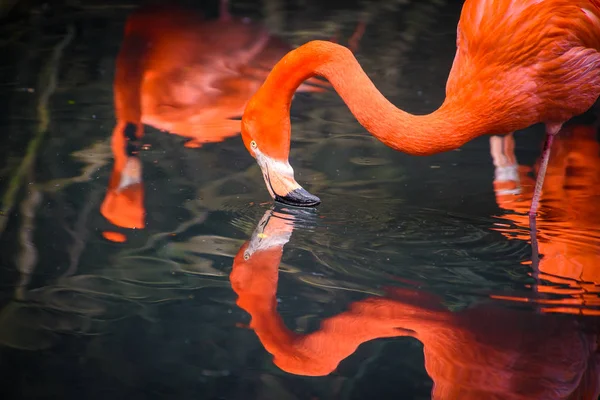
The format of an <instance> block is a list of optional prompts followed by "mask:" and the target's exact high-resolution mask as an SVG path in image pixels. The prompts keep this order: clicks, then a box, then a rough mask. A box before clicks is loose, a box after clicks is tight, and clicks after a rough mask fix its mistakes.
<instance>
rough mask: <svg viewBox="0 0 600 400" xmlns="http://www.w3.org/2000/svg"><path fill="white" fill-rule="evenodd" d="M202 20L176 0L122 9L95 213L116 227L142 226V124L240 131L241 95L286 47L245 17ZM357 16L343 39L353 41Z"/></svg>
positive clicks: (213, 133) (198, 133)
mask: <svg viewBox="0 0 600 400" xmlns="http://www.w3.org/2000/svg"><path fill="white" fill-rule="evenodd" d="M227 3H228V2H227V0H220V4H221V15H220V17H219V18H218V19H214V20H207V19H205V18H204V17H203V16H202V15H201V14H200V13H198V12H196V11H194V10H189V9H185V8H181V7H179V6H164V5H161V6H148V7H144V8H141V9H139V10H138V11H136V12H134V13H133V14H131V15H130V16H129V18H128V19H127V22H126V26H125V35H124V39H123V43H122V45H121V49H120V51H119V54H118V56H117V60H116V71H115V79H114V101H115V113H116V118H117V124H116V126H115V128H114V130H113V134H112V151H113V154H114V158H115V163H114V168H113V172H112V175H111V178H110V182H109V186H108V192H107V194H106V197H105V199H104V202H103V203H102V206H101V213H102V215H103V216H104V217H105V218H106V219H108V220H109V221H110V222H111V223H112V224H114V225H117V226H119V227H123V228H138V229H141V228H144V226H145V209H144V204H143V203H144V188H143V181H142V164H141V161H140V159H139V157H138V152H139V146H140V143H139V140H140V139H141V138H142V137H143V133H144V132H143V124H147V125H151V126H153V127H155V128H157V129H160V130H163V131H168V132H170V133H174V134H177V135H180V136H183V137H186V138H189V139H190V141H188V142H187V143H186V146H187V147H199V146H201V145H202V144H203V143H208V142H219V141H222V140H225V139H226V138H228V137H231V136H235V135H237V134H238V133H239V132H240V127H241V121H240V117H241V115H242V113H243V111H244V108H245V106H246V103H247V102H248V100H249V99H250V97H251V96H252V95H253V94H254V92H255V91H256V90H257V89H258V88H259V87H260V85H261V84H262V83H263V81H264V80H265V79H266V77H267V75H268V73H269V72H270V70H271V68H272V67H273V66H274V65H275V64H276V63H277V61H279V59H280V58H281V57H283V56H284V55H285V54H286V53H287V52H289V51H290V50H291V49H292V48H291V46H290V45H288V44H287V43H286V42H284V41H283V40H282V39H280V38H278V37H276V36H273V35H271V34H270V33H269V32H268V31H267V30H266V28H265V27H264V26H263V25H262V24H260V23H257V22H252V21H250V20H249V19H248V18H237V17H233V16H232V15H230V14H229V11H228V10H227ZM364 28H365V27H364V24H363V23H360V24H359V25H358V28H357V30H356V33H355V34H354V35H353V37H352V38H351V39H350V43H351V46H354V47H356V46H357V45H358V40H359V39H360V36H361V35H362V34H363V32H364ZM329 86H330V85H329V83H328V82H326V81H323V80H321V79H318V78H313V79H309V80H308V81H307V82H305V83H304V84H302V85H301V86H300V88H299V89H298V90H299V91H300V92H322V91H324V90H325V88H327V87H329Z"/></svg>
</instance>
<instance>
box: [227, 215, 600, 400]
mask: <svg viewBox="0 0 600 400" xmlns="http://www.w3.org/2000/svg"><path fill="white" fill-rule="evenodd" d="M293 229H294V215H293V214H290V213H286V212H283V211H267V212H266V213H265V215H264V216H263V218H262V220H261V221H260V223H259V224H258V226H257V228H256V230H255V231H254V233H253V235H252V237H251V239H250V240H249V241H248V242H246V243H245V244H244V245H243V246H242V247H241V248H240V250H239V252H238V253H237V256H236V257H235V259H234V263H233V270H232V272H231V275H230V281H231V285H232V288H233V290H234V291H235V292H236V294H237V295H238V300H237V304H238V306H239V307H241V308H242V309H244V310H245V311H247V312H248V313H249V314H250V316H251V318H252V319H251V323H250V328H251V329H253V330H254V332H255V333H256V335H257V336H258V338H259V339H260V341H261V343H262V345H263V346H264V347H265V349H266V350H267V351H268V352H269V353H271V354H272V355H273V362H274V363H275V364H276V365H277V366H278V367H279V368H281V369H282V370H284V371H286V372H289V373H293V374H299V375H308V376H320V375H327V374H329V373H331V372H332V371H334V370H335V369H336V368H337V366H338V364H339V363H340V362H341V360H343V359H344V358H346V357H348V356H350V355H351V354H352V353H353V352H354V351H355V350H356V349H357V347H358V346H359V345H360V344H362V343H364V342H366V341H369V340H373V339H378V338H391V337H398V336H410V337H414V338H416V339H418V340H419V341H421V342H422V343H423V345H424V349H423V352H424V356H425V368H426V370H427V373H428V374H429V375H430V377H431V378H432V379H433V381H434V387H433V390H432V398H433V399H438V400H440V399H461V400H468V399H478V400H480V399H502V400H507V399H596V398H597V396H598V394H599V393H600V385H599V381H600V379H599V372H600V369H599V365H600V364H599V363H600V357H599V355H598V353H597V340H598V337H597V335H596V334H591V333H588V334H586V333H583V331H582V330H581V327H580V326H579V321H578V320H577V319H575V317H573V316H570V315H561V314H553V315H541V314H532V313H531V312H527V311H524V310H518V309H509V308H505V307H499V306H498V305H497V303H495V302H494V303H492V302H488V303H483V304H480V305H477V306H475V307H472V308H469V309H466V310H464V311H460V312H450V311H448V310H447V309H445V308H444V307H443V306H442V304H441V302H440V299H439V298H437V297H436V296H434V295H433V294H430V293H426V292H423V291H418V290H412V289H399V288H387V289H386V294H385V296H383V297H369V298H366V299H364V300H362V301H358V302H354V303H352V304H351V305H350V306H349V307H348V310H347V311H345V312H342V313H341V314H338V315H336V316H333V317H330V318H327V319H325V320H324V321H323V322H322V323H321V325H320V328H319V329H318V330H317V331H315V332H313V333H309V334H298V333H295V332H293V331H291V330H290V329H288V328H287V327H286V326H285V325H284V323H283V320H282V318H281V316H280V315H279V313H278V312H277V301H276V292H277V282H278V267H279V263H280V260H281V257H282V253H283V246H284V245H285V244H286V243H287V242H288V241H289V239H290V237H291V234H292V231H293Z"/></svg>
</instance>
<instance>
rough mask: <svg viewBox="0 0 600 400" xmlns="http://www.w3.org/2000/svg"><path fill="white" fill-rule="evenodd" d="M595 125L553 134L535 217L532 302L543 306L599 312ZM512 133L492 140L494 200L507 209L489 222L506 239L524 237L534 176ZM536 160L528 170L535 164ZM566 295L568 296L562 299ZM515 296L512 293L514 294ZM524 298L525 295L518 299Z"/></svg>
mask: <svg viewBox="0 0 600 400" xmlns="http://www.w3.org/2000/svg"><path fill="white" fill-rule="evenodd" d="M596 137H597V127H596V126H595V125H579V124H573V125H571V126H567V127H566V128H565V129H563V131H562V132H561V134H560V135H559V136H558V137H557V140H556V144H555V146H556V148H555V149H553V155H552V159H551V160H550V162H549V164H548V170H547V172H546V173H547V179H548V180H547V182H546V183H545V184H544V191H543V194H542V197H541V201H542V206H543V213H542V214H541V215H540V217H539V218H538V220H537V221H536V228H537V235H536V240H537V243H536V247H537V249H536V250H537V253H539V255H536V256H535V257H534V258H533V260H532V261H533V264H532V267H533V270H534V274H535V275H536V278H537V279H539V280H540V281H539V283H537V284H536V285H535V286H534V288H535V290H536V292H538V293H539V294H543V297H541V296H540V297H537V298H536V299H535V301H536V302H539V303H541V304H543V305H544V307H543V308H542V309H543V310H544V311H547V312H569V313H584V314H589V313H593V314H598V313H600V308H598V306H600V302H599V301H600V299H599V297H598V293H600V270H598V268H597V266H598V265H600V216H599V215H598V213H597V211H596V210H597V204H599V202H600V156H599V155H600V144H599V143H598V141H597V139H596ZM514 147H515V146H514V138H513V137H512V135H510V136H507V137H506V138H504V139H503V142H502V143H495V144H494V145H493V146H492V156H493V157H494V164H495V165H496V179H495V180H494V188H495V191H496V200H497V202H498V205H499V206H500V207H501V208H502V209H504V210H506V211H507V213H505V214H504V215H503V218H505V219H506V220H507V222H509V224H504V223H499V224H497V227H496V228H494V229H496V230H498V231H500V232H502V234H503V235H505V236H506V237H507V238H509V239H518V240H526V241H529V238H530V234H529V232H528V231H529V229H528V227H529V218H528V217H527V215H526V213H527V210H528V209H529V205H530V203H531V196H532V190H533V187H534V186H535V180H534V179H532V177H531V176H530V175H529V172H530V170H531V168H529V167H527V166H524V165H519V164H518V163H517V160H516V157H515V154H514ZM537 166H538V164H536V165H535V168H534V170H537ZM565 298H568V299H569V300H568V301H567V300H565ZM518 299H519V298H518V297H516V298H515V300H518ZM523 300H527V299H523Z"/></svg>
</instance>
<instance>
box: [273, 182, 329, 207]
mask: <svg viewBox="0 0 600 400" xmlns="http://www.w3.org/2000/svg"><path fill="white" fill-rule="evenodd" d="M275 201H278V202H280V203H283V204H287V205H289V206H295V207H316V206H318V205H319V204H321V199H319V198H318V197H317V196H315V195H313V194H310V193H308V192H307V191H306V190H305V189H304V188H302V187H301V188H298V189H294V190H292V191H291V192H289V193H288V194H287V195H285V196H279V195H275Z"/></svg>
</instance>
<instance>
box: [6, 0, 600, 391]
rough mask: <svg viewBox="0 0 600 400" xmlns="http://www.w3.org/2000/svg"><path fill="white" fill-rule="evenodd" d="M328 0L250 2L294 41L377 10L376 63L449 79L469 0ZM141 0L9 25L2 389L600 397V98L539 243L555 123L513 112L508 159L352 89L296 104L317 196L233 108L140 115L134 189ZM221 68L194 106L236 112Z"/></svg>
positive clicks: (389, 71)
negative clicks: (404, 147) (124, 116)
mask: <svg viewBox="0 0 600 400" xmlns="http://www.w3.org/2000/svg"><path fill="white" fill-rule="evenodd" d="M190 3H192V2H190ZM324 3H326V2H317V1H305V2H289V3H285V2H283V3H280V2H275V1H271V2H269V1H264V3H256V4H254V3H251V2H245V1H236V0H232V1H231V8H232V10H233V13H234V15H237V16H248V17H252V18H254V19H257V20H259V21H263V22H264V23H265V24H266V25H267V26H268V28H269V29H270V31H271V32H273V33H276V34H278V35H279V36H280V37H281V38H283V40H285V41H287V42H288V43H290V46H296V45H299V44H301V43H304V42H306V41H308V40H311V39H315V38H320V39H327V38H330V37H333V36H334V35H335V34H336V32H337V33H338V35H339V37H340V42H341V43H343V44H345V43H346V42H345V41H346V40H347V39H348V37H350V36H351V35H352V33H353V31H354V29H355V27H356V25H357V23H358V22H359V21H361V20H362V21H363V22H366V32H365V34H364V36H363V37H362V38H361V39H360V45H359V48H358V49H357V51H356V56H357V58H358V60H359V61H360V63H361V65H363V67H364V69H365V71H366V72H367V73H368V74H369V76H370V77H371V78H372V79H373V81H374V82H375V84H376V85H377V87H378V88H380V90H381V91H382V92H383V93H384V94H385V95H386V96H388V98H390V100H392V101H393V102H394V103H395V104H396V105H398V106H399V107H402V108H404V109H406V110H408V111H410V112H414V113H426V112H430V111H432V110H433V109H435V108H436V107H437V106H438V105H439V104H441V102H442V99H443V96H444V85H445V79H446V76H447V73H448V71H449V68H450V65H451V63H452V58H453V55H454V50H455V44H454V41H455V35H454V31H455V27H456V22H457V20H458V16H459V12H460V4H454V3H448V2H445V1H443V0H437V1H427V2H425V1H418V2H417V1H415V2H406V1H398V2H395V3H394V2H387V3H385V2H381V3H377V2H375V3H371V2H360V3H359V2H353V3H342V4H337V5H336V4H334V3H326V4H324ZM134 6H136V4H132V3H117V2H114V1H113V2H110V3H99V2H85V3H84V2H81V3H78V2H71V3H69V5H67V4H59V3H53V5H52V6H49V5H38V4H36V3H35V2H24V3H17V5H16V6H15V8H14V9H13V10H12V13H11V14H9V16H8V17H6V18H5V19H4V22H3V24H2V25H1V30H2V38H3V41H2V50H3V54H5V56H4V57H2V58H1V60H2V61H1V68H0V71H1V72H0V74H1V75H2V81H1V83H0V84H1V90H2V99H3V100H4V104H5V106H4V108H3V109H4V110H5V112H4V113H2V117H3V118H2V123H1V127H2V130H3V132H4V134H3V135H2V138H3V144H2V146H1V150H0V151H1V152H2V160H3V163H2V167H1V168H0V179H1V181H0V185H1V187H2V193H3V198H2V207H3V208H2V210H3V211H2V215H1V218H2V219H1V221H2V231H1V248H2V252H1V253H0V254H1V255H0V260H1V264H0V267H1V269H0V273H1V279H0V307H1V309H0V344H1V346H2V347H1V348H0V368H1V375H0V376H1V378H0V379H1V380H0V391H1V392H2V398H6V399H8V398H11V399H12V398H14V399H17V398H19V399H55V398H63V399H75V398H85V399H104V398H107V397H109V396H110V397H112V398H117V399H121V398H136V399H137V398H139V399H158V398H178V399H188V398H190V399H191V398H194V399H298V400H300V399H307V400H309V399H310V400H312V399H370V398H379V399H429V398H436V399H567V398H569V399H593V398H596V397H597V393H598V390H599V389H598V388H599V378H600V377H599V375H598V374H599V373H600V369H599V364H598V362H599V361H600V360H599V359H598V353H597V351H596V345H597V339H598V334H599V328H598V319H597V316H598V314H599V313H600V299H599V297H598V293H599V291H600V288H599V287H598V284H599V282H600V270H599V269H598V268H600V218H599V216H598V215H599V214H598V204H600V203H599V201H600V191H599V189H598V188H600V143H599V142H598V137H597V133H596V130H595V127H594V126H593V123H594V121H593V120H592V119H591V118H583V119H578V120H576V121H573V122H572V123H571V124H570V125H569V126H568V127H567V128H566V129H565V130H564V132H562V133H561V135H559V137H558V139H557V142H556V143H555V148H554V149H553V155H552V159H551V162H550V166H549V169H548V175H547V178H546V186H545V190H544V195H543V198H542V209H541V212H540V216H539V217H538V221H537V236H536V239H537V240H536V243H534V244H535V246H533V247H532V245H531V238H530V228H529V221H528V219H527V217H526V214H525V212H526V211H527V209H528V208H529V202H530V199H531V190H532V185H533V182H534V181H533V180H532V179H533V177H534V176H535V175H534V173H535V170H536V169H535V168H536V165H537V162H538V157H539V155H540V148H541V143H542V139H543V128H541V127H540V126H534V127H532V128H530V129H527V130H525V131H522V132H518V133H517V134H515V137H514V141H515V143H516V145H515V150H514V153H513V152H511V151H510V150H508V151H507V155H508V157H507V158H506V159H502V160H496V161H497V164H502V165H505V164H506V165H508V166H509V168H510V167H511V166H512V168H513V170H514V171H515V174H514V175H513V176H512V177H511V178H507V179H502V178H497V179H494V176H495V169H494V168H495V167H494V163H493V160H492V157H491V155H490V142H489V138H479V139H477V140H474V141H472V142H470V143H468V144H467V145H465V146H464V147H463V148H461V149H459V150H456V151H452V152H448V153H444V154H439V155H435V156H431V157H423V158H419V157H411V156H407V155H404V154H401V153H397V152H395V151H393V150H391V149H389V148H387V147H385V146H384V145H383V144H381V143H380V142H378V141H376V140H375V139H374V138H372V137H371V136H370V135H368V134H367V133H366V132H365V131H364V129H363V128H362V127H361V126H360V125H359V124H358V123H357V122H356V121H355V120H354V119H353V117H352V115H351V114H350V112H349V111H348V110H347V108H346V106H345V105H344V104H343V102H342V101H341V100H340V99H339V97H337V96H336V95H335V93H300V94H298V95H297V96H296V98H295V100H294V104H293V107H292V121H293V140H292V152H291V156H290V162H291V164H292V165H293V166H294V168H295V172H296V178H297V179H298V181H299V182H300V184H302V185H303V186H304V187H305V188H307V189H308V190H309V191H310V192H311V193H315V194H317V195H318V196H319V197H321V199H322V201H323V203H322V205H321V206H319V207H318V208H317V209H305V210H301V209H294V208H286V207H284V206H281V205H274V204H273V202H272V201H271V199H270V197H269V194H268V192H267V190H266V188H265V186H264V182H263V180H262V176H261V174H260V171H259V168H258V166H257V165H256V162H255V161H254V160H253V159H252V158H251V157H250V155H249V154H248V153H247V151H246V150H245V148H244V147H243V145H242V141H241V140H240V138H239V136H237V135H235V131H234V132H233V134H230V133H227V132H229V131H225V130H224V131H219V130H218V129H216V128H214V129H213V128H210V127H211V126H213V127H214V126H215V123H216V124H217V125H218V126H221V125H219V123H221V124H228V123H230V122H223V121H227V118H225V117H223V116H222V115H221V114H219V115H220V117H219V118H221V119H213V120H210V121H208V122H209V123H206V124H205V125H202V128H201V129H200V133H195V135H196V136H194V137H191V136H190V135H188V136H187V138H184V137H181V136H177V135H170V134H167V133H162V132H160V131H159V130H158V129H155V128H153V127H150V126H146V127H145V133H146V135H145V136H144V137H143V139H142V147H141V148H142V151H141V152H140V155H139V160H140V162H141V168H142V169H143V175H142V176H143V179H142V181H141V182H139V183H136V184H133V185H131V186H128V187H127V188H125V189H123V190H121V191H120V190H119V189H118V188H115V187H114V185H113V184H111V181H110V178H111V174H113V173H114V172H113V169H114V170H115V171H117V170H118V168H117V167H116V162H115V160H118V159H119V157H122V155H119V154H116V153H115V151H114V148H113V149H111V135H112V130H113V127H114V126H115V110H114V105H113V86H112V82H113V77H114V69H115V59H116V55H117V53H118V51H119V48H120V45H121V41H122V37H123V26H124V22H125V19H126V18H127V16H128V15H129V14H130V13H131V12H132V11H133V9H134ZM195 7H196V8H199V9H202V10H204V11H205V13H206V15H207V18H215V17H216V16H217V15H218V13H217V5H216V4H215V3H209V2H206V3H200V4H195ZM3 14H4V11H3ZM211 35H215V37H217V38H222V40H223V42H222V43H225V44H227V45H231V46H232V48H234V50H235V46H234V45H236V44H237V43H238V42H236V40H237V41H241V40H242V39H244V40H246V42H247V43H249V44H246V45H245V46H251V45H252V37H250V36H248V37H245V38H244V37H242V38H240V36H239V35H238V36H235V38H234V36H233V35H234V31H233V30H227V29H215V30H213V31H211ZM205 51H206V52H207V53H208V54H209V56H208V57H207V60H209V62H208V64H207V65H209V66H210V68H212V69H210V70H209V72H211V73H217V72H219V70H218V68H217V67H215V66H214V65H213V64H210V60H214V59H216V58H217V57H218V54H220V53H219V50H217V49H209V50H205ZM284 53H285V51H283V52H282V53H281V54H280V55H281V56H282V55H283V54H284ZM232 54H234V55H235V54H237V53H235V51H233V53H232ZM261 54H262V53H261ZM277 54H279V53H277ZM259 61H260V60H259ZM216 64H218V63H216ZM208 69H209V67H206V68H205V69H204V70H203V71H204V72H203V73H207V71H208ZM198 74H199V73H198ZM198 74H196V75H198ZM244 79H245V78H244ZM242 80H243V79H242ZM255 83H256V82H255ZM259 83H260V82H259ZM218 85H219V83H218V82H217V83H215V84H214V87H216V89H218V90H221V91H220V92H218V93H220V94H219V95H216V97H210V98H209V101H207V102H206V105H205V106H203V107H204V108H202V109H201V110H200V111H199V112H204V110H206V109H210V110H213V111H215V110H216V112H217V111H218V112H221V111H223V110H224V111H223V112H222V114H223V115H225V114H227V116H229V117H231V116H234V115H231V114H235V113H236V112H239V110H237V109H236V108H235V107H234V106H231V107H230V109H226V107H225V106H220V104H225V103H227V102H226V101H224V102H223V103H220V101H221V100H222V99H223V98H225V99H230V98H231V99H233V100H232V101H231V102H230V103H235V101H239V100H240V98H241V101H242V103H243V102H244V101H247V98H246V97H244V95H243V94H244V91H243V90H242V89H240V88H241V87H242V86H239V87H236V88H237V89H236V90H237V91H236V90H234V91H233V92H231V93H233V94H231V93H230V92H228V91H227V90H226V89H224V88H221V87H219V86H218ZM219 96H221V97H219ZM227 96H230V97H227ZM236 96H237V97H236ZM234 100H235V101H234ZM230 103H227V104H230ZM219 107H221V108H219ZM242 109H243V107H242ZM218 112H217V114H218ZM237 115H239V114H237ZM229 121H231V120H229ZM238 123H239V122H238ZM211 124H212V125H211ZM184 136H185V135H184ZM190 138H191V139H190ZM505 140H506V143H507V148H510V144H511V143H512V142H511V139H510V138H507V139H505ZM199 142H208V143H203V144H201V146H199V147H198V143H199ZM513 156H514V157H516V158H515V159H513V158H512V157H513ZM119 172H120V170H119V171H117V172H116V173H119ZM121 172H122V171H121ZM103 205H104V206H103ZM103 207H104V208H103ZM132 226H137V229H130V228H131V227H132ZM536 249H537V250H536Z"/></svg>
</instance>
